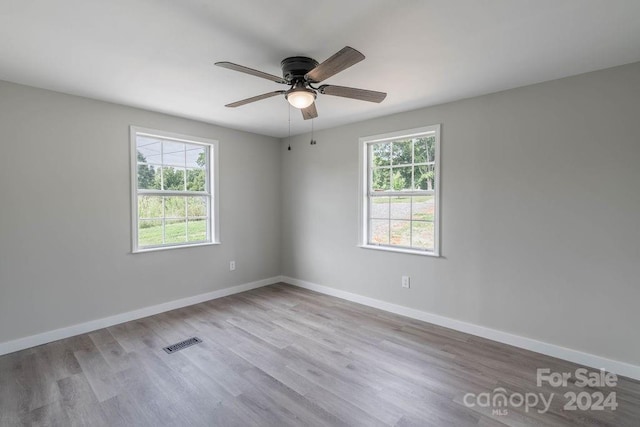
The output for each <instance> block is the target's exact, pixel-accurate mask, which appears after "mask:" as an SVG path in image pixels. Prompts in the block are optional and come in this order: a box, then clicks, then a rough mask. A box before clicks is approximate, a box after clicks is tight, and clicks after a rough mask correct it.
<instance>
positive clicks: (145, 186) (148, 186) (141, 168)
mask: <svg viewBox="0 0 640 427" xmlns="http://www.w3.org/2000/svg"><path fill="white" fill-rule="evenodd" d="M138 189H139V190H159V189H160V166H153V165H144V164H143V165H138Z"/></svg>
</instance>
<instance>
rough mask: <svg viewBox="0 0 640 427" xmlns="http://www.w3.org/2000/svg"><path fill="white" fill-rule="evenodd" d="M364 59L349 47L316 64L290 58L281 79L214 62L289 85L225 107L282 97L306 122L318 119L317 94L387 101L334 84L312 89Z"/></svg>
mask: <svg viewBox="0 0 640 427" xmlns="http://www.w3.org/2000/svg"><path fill="white" fill-rule="evenodd" d="M363 59H364V55H363V54H362V53H360V52H358V51H357V50H355V49H354V48H352V47H349V46H346V47H344V48H343V49H341V50H340V51H338V52H337V53H336V54H334V55H333V56H332V57H331V58H329V59H327V60H326V61H324V62H323V63H321V64H318V61H316V60H315V59H312V58H307V57H306V56H292V57H289V58H285V59H283V60H282V62H281V63H280V67H281V68H282V77H278V76H276V75H273V74H269V73H264V72H262V71H258V70H254V69H253V68H248V67H245V66H242V65H238V64H234V63H232V62H216V64H215V65H217V66H219V67H223V68H228V69H230V70H235V71H240V72H241V73H246V74H251V75H252V76H256V77H261V78H263V79H267V80H271V81H272V82H276V83H280V84H284V85H289V86H291V88H290V89H289V90H276V91H273V92H267V93H264V94H262V95H258V96H253V97H251V98H247V99H243V100H241V101H237V102H233V103H231V104H227V105H226V107H231V108H235V107H240V106H241V105H245V104H249V103H251V102H255V101H260V100H261V99H266V98H271V97H272V96H277V95H284V97H285V98H286V99H287V101H289V104H291V105H292V106H294V107H296V108H299V109H300V110H301V111H302V117H304V119H305V120H308V119H313V118H315V117H318V111H317V110H316V104H315V100H316V97H317V96H318V93H321V94H323V95H332V96H342V97H344V98H352V99H359V100H362V101H369V102H377V103H380V102H382V101H383V100H384V99H385V98H386V96H387V94H386V93H384V92H376V91H373V90H365V89H356V88H353V87H345V86H334V85H321V86H317V87H316V86H314V84H317V83H320V82H322V81H323V80H326V79H328V78H329V77H331V76H333V75H335V74H338V73H339V72H341V71H344V70H346V69H347V68H349V67H351V66H352V65H354V64H357V63H358V62H360V61H362V60H363Z"/></svg>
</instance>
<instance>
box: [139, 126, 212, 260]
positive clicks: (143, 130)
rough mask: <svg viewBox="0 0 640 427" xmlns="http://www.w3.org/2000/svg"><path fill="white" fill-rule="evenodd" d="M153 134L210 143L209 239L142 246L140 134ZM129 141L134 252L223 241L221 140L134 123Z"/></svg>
mask: <svg viewBox="0 0 640 427" xmlns="http://www.w3.org/2000/svg"><path fill="white" fill-rule="evenodd" d="M138 135H142V136H150V137H156V138H160V139H164V140H173V141H177V142H184V143H188V144H195V145H206V146H208V147H209V150H208V152H209V159H208V162H207V169H206V174H207V178H208V184H209V185H208V188H207V189H206V196H208V197H209V203H207V206H208V212H207V213H208V217H209V218H208V221H209V224H208V226H207V230H208V231H207V240H206V241H204V242H191V243H189V242H187V243H171V244H163V245H158V246H151V247H142V248H141V247H139V246H138V195H139V194H143V193H141V192H140V191H141V190H138V156H137V136H138ZM129 138H130V141H129V144H130V151H131V252H132V253H144V252H153V251H159V250H167V249H177V248H188V247H194V246H209V245H217V244H220V239H219V236H220V230H219V215H218V207H219V199H220V196H219V194H220V192H219V184H218V170H219V167H218V165H219V161H218V141H216V140H213V139H208V138H200V137H195V136H189V135H182V134H178V133H173V132H167V131H162V130H157V129H149V128H144V127H140V126H130V130H129ZM153 193H162V194H164V195H167V196H188V195H197V196H202V195H203V194H202V193H201V192H189V191H170V190H153Z"/></svg>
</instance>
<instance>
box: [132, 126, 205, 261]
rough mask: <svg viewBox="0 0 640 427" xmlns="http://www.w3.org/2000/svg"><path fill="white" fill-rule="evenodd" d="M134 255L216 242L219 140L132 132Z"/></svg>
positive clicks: (151, 131) (150, 132) (138, 130)
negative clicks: (215, 220) (216, 172)
mask: <svg viewBox="0 0 640 427" xmlns="http://www.w3.org/2000/svg"><path fill="white" fill-rule="evenodd" d="M131 146H132V165H133V166H134V168H133V170H132V190H133V201H132V202H133V203H132V204H133V215H132V217H133V251H134V252H142V251H148V250H155V249H166V248H173V247H181V246H193V245H202V244H211V243H213V242H215V236H216V227H215V222H214V221H213V219H214V218H213V216H214V213H215V209H214V207H215V203H214V201H215V200H214V196H215V195H214V191H213V189H214V188H215V186H214V183H215V181H214V179H213V177H214V173H213V172H215V171H216V170H215V169H216V168H215V164H214V162H213V160H214V159H215V160H217V155H216V154H217V141H210V140H204V139H202V138H192V137H187V136H182V135H176V134H170V133H166V132H161V131H155V130H150V129H141V128H134V127H132V131H131Z"/></svg>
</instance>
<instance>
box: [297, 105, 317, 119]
mask: <svg viewBox="0 0 640 427" xmlns="http://www.w3.org/2000/svg"><path fill="white" fill-rule="evenodd" d="M300 111H302V118H304V119H305V120H309V119H315V118H316V117H318V110H316V103H315V102H314V103H313V104H311V105H309V106H308V107H307V108H303V109H302V110H300Z"/></svg>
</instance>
